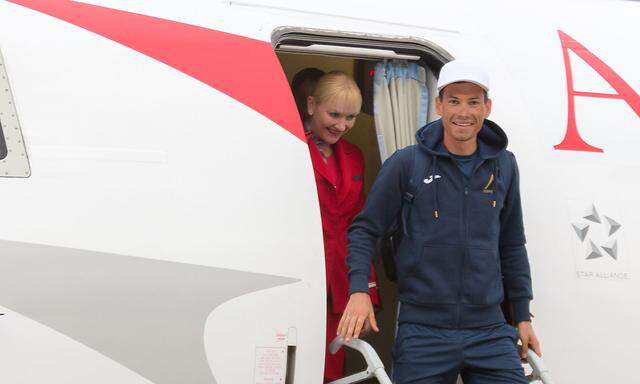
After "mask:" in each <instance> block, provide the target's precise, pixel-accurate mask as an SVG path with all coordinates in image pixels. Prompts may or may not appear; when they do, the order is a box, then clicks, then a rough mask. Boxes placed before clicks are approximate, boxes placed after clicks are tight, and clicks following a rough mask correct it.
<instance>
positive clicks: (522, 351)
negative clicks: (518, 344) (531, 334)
mask: <svg viewBox="0 0 640 384" xmlns="http://www.w3.org/2000/svg"><path fill="white" fill-rule="evenodd" d="M528 352H529V338H528V337H523V338H522V349H520V357H521V358H523V359H526V358H527V353H528Z"/></svg>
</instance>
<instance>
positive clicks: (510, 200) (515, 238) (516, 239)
mask: <svg viewBox="0 0 640 384" xmlns="http://www.w3.org/2000/svg"><path fill="white" fill-rule="evenodd" d="M509 160H510V161H511V162H512V164H513V176H512V177H511V184H510V185H509V186H508V189H507V196H506V197H505V203H504V207H503V209H502V212H501V214H500V225H501V229H500V262H501V266H502V275H503V278H504V286H505V290H506V295H507V298H508V299H509V300H510V301H511V304H512V306H513V320H514V321H515V323H516V324H518V323H519V322H521V321H527V320H530V314H529V302H530V301H531V300H532V299H533V292H532V288H531V270H530V267H529V259H528V257H527V249H526V247H525V243H526V239H525V235H524V223H523V220H522V203H521V201H520V174H519V172H518V164H517V163H516V159H515V157H514V156H513V154H511V153H510V154H509Z"/></svg>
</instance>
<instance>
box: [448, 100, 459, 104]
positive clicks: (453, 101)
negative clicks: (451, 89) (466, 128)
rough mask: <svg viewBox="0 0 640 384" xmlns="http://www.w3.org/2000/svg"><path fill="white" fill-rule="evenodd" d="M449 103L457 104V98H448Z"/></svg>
mask: <svg viewBox="0 0 640 384" xmlns="http://www.w3.org/2000/svg"><path fill="white" fill-rule="evenodd" d="M449 104H458V100H449Z"/></svg>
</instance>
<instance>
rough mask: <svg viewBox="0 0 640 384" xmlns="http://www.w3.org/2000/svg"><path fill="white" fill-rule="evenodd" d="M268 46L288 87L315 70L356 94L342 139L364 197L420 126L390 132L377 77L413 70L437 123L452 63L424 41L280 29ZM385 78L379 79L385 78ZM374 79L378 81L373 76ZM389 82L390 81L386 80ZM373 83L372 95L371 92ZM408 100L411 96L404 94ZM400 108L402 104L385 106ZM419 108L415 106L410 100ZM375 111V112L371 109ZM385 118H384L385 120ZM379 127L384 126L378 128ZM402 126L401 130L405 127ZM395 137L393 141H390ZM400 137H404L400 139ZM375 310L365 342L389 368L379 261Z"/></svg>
mask: <svg viewBox="0 0 640 384" xmlns="http://www.w3.org/2000/svg"><path fill="white" fill-rule="evenodd" d="M272 41H273V45H274V48H275V50H276V54H277V55H278V58H279V60H280V63H281V65H282V67H283V70H284V72H285V74H286V76H287V79H288V80H289V83H291V80H292V78H293V76H294V75H295V74H296V73H298V72H299V71H300V70H302V69H305V68H310V67H314V68H318V69H320V70H322V71H324V72H330V71H335V70H338V71H342V72H344V73H346V74H347V75H349V76H351V77H352V78H353V79H354V80H355V81H356V83H357V84H358V87H359V88H360V90H361V92H362V97H363V105H362V110H361V113H360V114H359V115H358V117H357V119H356V123H355V125H354V127H353V128H352V129H351V130H350V131H349V132H348V133H347V134H345V136H344V137H343V139H344V140H347V141H349V142H350V143H352V144H354V145H356V146H357V147H358V148H359V149H360V151H361V152H362V154H363V156H364V160H365V172H364V186H363V189H364V192H365V194H366V193H368V192H369V190H370V188H371V186H372V184H373V181H374V180H375V178H376V175H377V174H378V172H379V170H380V167H381V164H382V163H383V162H384V160H385V159H386V158H387V157H388V156H390V155H391V154H392V153H393V151H395V150H396V149H400V148H402V147H404V146H406V145H409V144H411V139H412V138H413V134H414V133H415V131H416V130H418V129H419V128H420V127H421V125H422V124H418V123H417V122H416V123H415V124H412V125H411V124H409V125H410V129H409V131H406V132H402V133H399V132H397V129H396V131H394V129H395V127H394V122H393V116H391V117H390V115H393V113H394V112H393V111H391V110H389V111H381V109H383V108H381V106H380V105H381V104H380V100H381V97H382V96H381V95H380V92H379V84H380V82H379V80H380V79H379V76H380V73H379V71H381V70H384V71H387V70H386V69H385V68H388V67H387V65H390V66H391V67H394V66H395V67H402V68H404V67H407V68H409V67H410V68H414V69H416V68H417V69H418V72H419V73H420V74H421V75H420V76H419V77H422V78H423V81H424V87H423V88H422V92H418V94H415V97H416V98H420V97H422V98H424V100H422V103H423V105H422V109H423V114H424V116H423V117H422V118H421V119H422V120H424V121H423V122H430V121H433V120H435V119H436V118H437V116H436V115H435V111H434V106H433V105H432V104H433V98H434V96H435V88H436V85H435V83H436V77H437V74H438V73H439V71H440V68H441V67H442V65H443V64H444V63H445V62H447V61H449V60H451V59H452V57H451V56H450V55H448V54H447V53H446V52H444V51H443V50H441V49H439V48H438V47H436V46H434V45H433V44H431V43H429V42H426V41H419V40H411V39H392V38H381V37H366V36H365V37H363V35H362V34H357V35H356V34H350V33H338V32H335V31H319V30H309V29H299V28H282V29H279V30H276V31H275V32H274V34H273V39H272ZM387 73H390V72H388V71H387V72H385V76H387ZM376 74H377V75H378V77H377V76H376ZM389 76H390V75H389ZM374 80H376V84H377V86H378V89H374ZM406 95H409V96H408V97H409V98H413V97H414V96H411V95H414V93H411V92H408V93H406V94H405V101H406V100H407V99H406V97H407V96H406ZM398 102H401V103H402V98H401V99H400V100H398V99H397V98H395V99H394V100H390V103H396V104H397V103H398ZM415 102H416V103H417V104H419V102H420V101H419V100H415ZM374 105H375V107H374ZM385 114H386V116H385ZM382 125H384V126H382ZM405 125H406V124H405ZM391 136H396V137H391ZM400 136H404V139H403V138H401V137H400ZM374 265H375V268H376V272H377V276H378V289H379V293H380V298H381V309H380V311H379V312H378V314H377V320H378V325H379V327H380V333H377V334H369V335H368V336H366V337H365V338H364V339H365V340H367V341H368V342H369V343H370V344H372V346H373V347H374V348H375V350H376V351H377V352H378V355H379V356H380V358H381V359H382V361H383V363H384V365H385V367H391V362H392V356H391V349H392V345H393V341H394V336H395V329H396V314H397V287H396V285H395V283H393V282H391V281H390V280H389V279H388V278H387V276H386V274H385V271H384V268H383V264H382V261H381V260H375V263H374ZM363 368H364V365H363V362H362V361H361V358H360V356H357V355H356V353H354V352H352V351H347V358H346V374H350V373H353V372H356V371H359V370H362V369H363Z"/></svg>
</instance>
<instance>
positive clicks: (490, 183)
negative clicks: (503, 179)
mask: <svg viewBox="0 0 640 384" xmlns="http://www.w3.org/2000/svg"><path fill="white" fill-rule="evenodd" d="M494 181H495V176H494V175H493V173H492V174H491V175H489V180H487V184H485V186H484V188H482V192H484V193H493V182H494Z"/></svg>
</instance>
